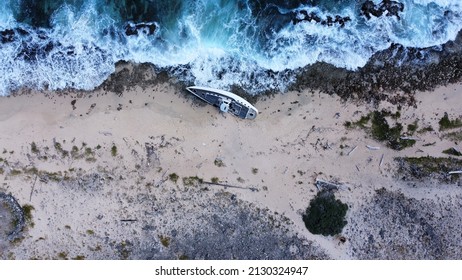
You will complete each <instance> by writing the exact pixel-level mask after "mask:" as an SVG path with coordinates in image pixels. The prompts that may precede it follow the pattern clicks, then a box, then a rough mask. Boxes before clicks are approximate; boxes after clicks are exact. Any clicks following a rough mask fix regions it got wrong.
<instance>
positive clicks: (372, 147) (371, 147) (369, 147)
mask: <svg viewBox="0 0 462 280" xmlns="http://www.w3.org/2000/svg"><path fill="white" fill-rule="evenodd" d="M366 147H367V148H368V149H369V150H380V147H374V146H369V145H366Z"/></svg>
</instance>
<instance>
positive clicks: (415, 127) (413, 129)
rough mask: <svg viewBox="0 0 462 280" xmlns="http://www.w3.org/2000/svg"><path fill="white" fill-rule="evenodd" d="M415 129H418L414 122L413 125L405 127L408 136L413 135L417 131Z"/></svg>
mask: <svg viewBox="0 0 462 280" xmlns="http://www.w3.org/2000/svg"><path fill="white" fill-rule="evenodd" d="M417 128H419V126H418V125H417V121H414V122H413V123H411V124H408V125H407V133H408V134H409V135H413V134H414V133H415V132H416V131H417Z"/></svg>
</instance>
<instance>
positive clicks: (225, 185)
mask: <svg viewBox="0 0 462 280" xmlns="http://www.w3.org/2000/svg"><path fill="white" fill-rule="evenodd" d="M202 183H204V184H207V185H215V186H222V187H225V188H234V189H243V190H251V191H253V192H255V191H258V189H257V188H253V187H249V188H246V187H240V186H233V185H228V184H222V183H214V182H207V181H203V182H202Z"/></svg>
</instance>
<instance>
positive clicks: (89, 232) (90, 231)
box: [87, 229, 95, 235]
mask: <svg viewBox="0 0 462 280" xmlns="http://www.w3.org/2000/svg"><path fill="white" fill-rule="evenodd" d="M87 234H88V235H93V234H95V232H94V231H93V230H91V229H87Z"/></svg>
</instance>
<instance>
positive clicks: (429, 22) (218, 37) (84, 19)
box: [0, 0, 462, 95]
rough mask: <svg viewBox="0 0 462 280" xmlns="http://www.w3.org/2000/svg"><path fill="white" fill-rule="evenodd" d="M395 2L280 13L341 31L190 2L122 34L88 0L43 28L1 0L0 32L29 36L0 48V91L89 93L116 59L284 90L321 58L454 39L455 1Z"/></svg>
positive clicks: (214, 83)
mask: <svg viewBox="0 0 462 280" xmlns="http://www.w3.org/2000/svg"><path fill="white" fill-rule="evenodd" d="M375 2H376V3H379V2H380V1H375ZM403 2H404V4H405V10H404V12H403V13H400V17H401V19H398V18H396V17H394V16H382V17H378V18H376V17H372V18H371V19H370V20H366V18H365V17H364V16H361V15H359V10H358V7H357V6H356V10H353V7H345V8H341V9H340V8H336V11H335V14H333V13H332V12H329V11H326V10H323V9H321V8H318V7H310V6H307V5H305V6H300V7H298V8H297V9H295V10H290V9H285V10H284V9H280V10H279V12H280V13H283V14H285V15H286V16H287V15H289V14H290V13H294V14H295V13H296V12H297V11H300V10H306V11H307V12H310V13H311V12H313V13H315V14H316V15H318V16H319V17H320V18H322V19H326V18H327V17H328V16H330V17H335V15H340V16H342V17H347V16H348V17H349V18H350V19H351V21H348V22H346V23H345V25H344V27H341V26H340V24H333V25H332V26H327V25H322V24H319V23H316V22H314V21H313V22H308V21H303V22H299V23H297V24H292V22H291V21H287V20H286V21H287V22H285V23H284V25H282V26H281V28H277V29H273V30H271V29H270V28H269V27H268V26H261V24H263V23H262V22H265V21H264V19H265V18H258V16H260V17H262V16H264V14H263V15H258V16H257V17H255V15H254V14H253V13H252V11H251V9H250V6H244V7H240V8H239V7H238V5H236V3H235V1H222V2H220V3H218V2H216V1H212V0H203V1H194V2H191V3H190V4H189V5H185V6H184V7H183V10H182V11H180V12H178V13H177V14H175V15H173V16H176V17H177V18H175V19H170V20H165V22H158V28H157V30H156V32H155V34H152V35H147V34H144V33H141V32H140V33H139V34H138V35H137V36H126V35H125V34H124V30H123V22H122V23H121V22H119V21H117V19H116V18H114V17H113V16H112V15H111V14H101V13H99V12H98V10H97V7H96V5H97V3H98V1H97V0H91V1H90V0H88V2H87V3H86V4H85V5H83V6H82V7H81V8H80V9H77V8H75V7H73V6H71V5H63V6H62V7H61V8H59V9H58V10H56V11H55V12H54V14H53V16H52V17H51V28H50V29H37V28H31V27H30V26H27V25H25V24H23V23H18V22H16V21H15V19H14V17H13V12H12V11H11V9H10V6H9V5H8V4H7V3H9V1H6V2H3V3H1V4H0V8H3V9H2V11H1V12H0V28H1V29H2V30H5V29H8V28H15V27H21V28H23V29H25V30H28V32H29V33H30V36H28V37H27V38H25V37H24V36H23V37H22V39H20V38H19V37H20V36H19V37H18V38H16V40H15V41H14V42H8V43H4V44H1V45H0V53H1V56H0V74H1V76H2V81H1V82H0V94H3V95H4V94H8V93H9V92H10V91H11V90H14V89H16V88H19V87H22V86H28V87H34V88H39V89H42V88H49V89H53V90H55V89H65V88H76V89H84V90H90V89H93V88H95V87H96V86H98V85H100V84H101V83H102V82H103V81H104V80H105V79H106V78H107V77H108V76H109V75H110V74H111V73H112V72H113V71H114V70H115V64H116V63H117V61H120V60H126V61H133V62H137V63H145V62H148V63H152V64H154V65H156V66H158V67H165V68H169V69H170V70H171V72H172V73H173V74H174V75H177V76H178V78H179V79H182V80H185V81H187V82H189V83H195V84H198V85H204V86H211V87H220V88H224V89H229V87H230V86H232V85H239V86H241V87H243V88H244V89H246V90H248V91H249V92H250V93H259V92H261V91H265V90H285V89H287V87H288V86H289V85H290V84H291V83H293V82H294V80H295V74H294V73H296V71H297V69H299V68H302V67H304V66H306V65H311V64H313V63H315V62H318V61H322V62H327V63H330V64H333V65H335V66H337V67H342V68H347V69H351V70H355V69H358V68H360V67H362V66H364V65H365V64H366V63H367V61H368V60H369V58H370V57H371V56H372V55H374V53H376V52H378V51H381V50H384V49H387V48H388V47H390V45H391V44H392V43H398V44H401V45H403V46H406V47H429V46H435V45H440V44H443V43H445V42H447V41H448V40H453V39H454V38H455V37H456V35H457V33H458V32H459V31H460V29H461V26H462V8H461V5H460V4H459V0H434V1H430V0H414V1H412V0H404V1H403ZM217 5H221V6H217ZM448 9H449V10H450V12H446V11H447V10H448ZM272 16H273V15H272ZM283 16H284V15H281V19H280V20H281V21H282V20H284V17H283ZM299 19H300V17H299ZM272 20H274V19H272ZM270 23H272V22H270ZM279 23H280V22H278V24H279ZM38 31H40V32H42V34H46V35H47V36H46V39H43V36H42V38H40V37H39V36H38ZM48 43H52V44H53V46H54V47H53V48H52V49H51V50H47V51H44V52H43V53H42V54H41V55H38V56H37V57H35V58H33V59H30V58H29V59H24V58H23V57H21V56H20V54H19V51H20V50H21V48H22V46H23V45H24V44H26V45H28V46H30V47H31V48H38V49H40V47H38V46H42V50H43V48H44V47H43V46H46V45H47V44H48ZM291 70H293V71H291ZM288 73H290V74H288Z"/></svg>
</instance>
